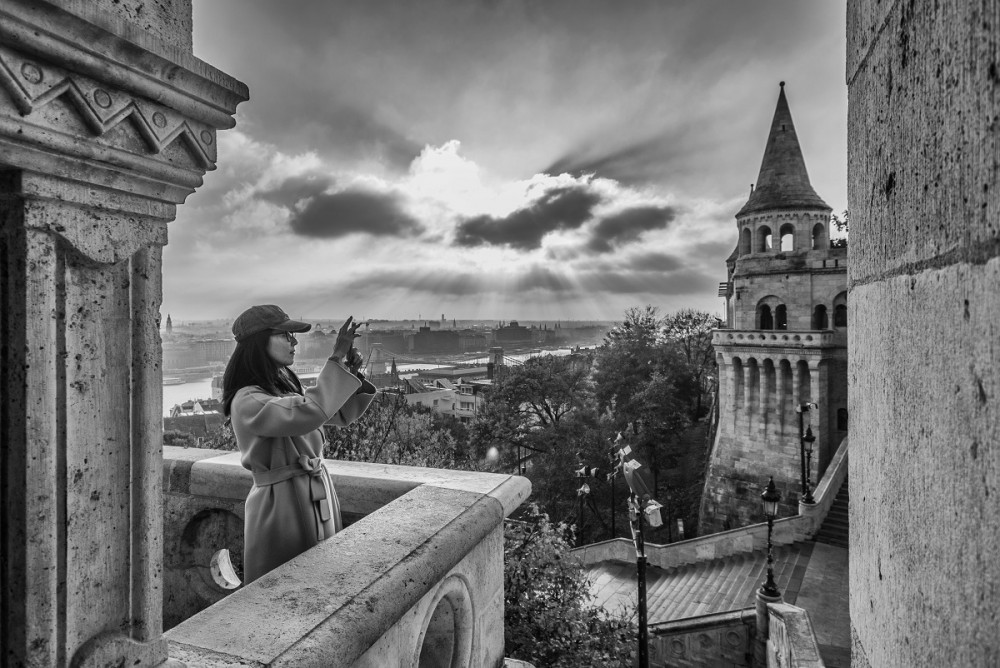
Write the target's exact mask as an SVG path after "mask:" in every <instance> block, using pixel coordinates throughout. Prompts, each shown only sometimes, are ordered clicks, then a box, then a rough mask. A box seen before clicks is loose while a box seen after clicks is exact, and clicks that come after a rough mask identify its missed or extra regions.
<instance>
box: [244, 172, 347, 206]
mask: <svg viewBox="0 0 1000 668" xmlns="http://www.w3.org/2000/svg"><path fill="white" fill-rule="evenodd" d="M333 185H334V179H333V177H332V176H329V175H326V174H316V173H313V174H302V175H296V176H292V177H290V178H287V179H285V180H284V181H282V182H281V184H280V185H279V186H275V187H272V188H269V189H265V190H262V191H260V192H258V193H257V197H259V198H260V199H263V200H265V201H267V202H271V203H273V204H280V205H281V206H284V207H287V208H289V209H291V208H294V207H295V206H296V205H297V204H298V203H299V202H301V201H302V200H306V199H312V198H314V197H316V196H317V195H321V194H322V193H324V192H325V191H326V190H327V189H328V188H330V187H331V186H333Z"/></svg>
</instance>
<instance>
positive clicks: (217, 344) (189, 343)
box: [162, 315, 614, 384]
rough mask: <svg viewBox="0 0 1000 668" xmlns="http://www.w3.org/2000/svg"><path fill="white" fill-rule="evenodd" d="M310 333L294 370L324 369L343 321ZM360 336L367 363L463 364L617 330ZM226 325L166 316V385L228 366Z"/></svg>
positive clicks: (408, 327) (419, 325) (535, 326)
mask: <svg viewBox="0 0 1000 668" xmlns="http://www.w3.org/2000/svg"><path fill="white" fill-rule="evenodd" d="M306 322H312V324H313V328H312V330H311V331H309V332H306V333H305V334H301V335H299V336H298V340H299V344H298V347H297V350H296V356H297V358H298V362H297V364H296V366H297V367H298V366H309V365H310V364H311V363H322V361H323V360H324V359H326V357H327V356H329V354H330V351H331V350H332V348H333V341H334V339H335V338H336V332H337V328H338V327H339V326H340V325H341V324H342V321H335V320H316V321H309V320H306ZM367 323H368V324H366V325H365V326H364V327H363V328H362V329H361V330H360V332H361V333H362V336H361V337H360V338H359V339H358V343H357V348H358V350H359V351H360V352H361V354H362V355H364V356H365V357H366V358H367V357H369V356H370V355H371V353H372V351H373V350H375V349H376V348H380V349H381V351H382V354H384V355H385V356H387V357H388V358H390V359H398V360H405V361H420V362H427V361H430V362H437V363H450V362H461V361H462V357H467V356H470V355H472V356H475V354H477V353H486V352H488V351H489V349H490V348H492V347H496V346H500V347H502V348H504V350H505V351H507V352H508V353H511V352H523V351H527V350H530V349H533V348H560V347H572V346H591V345H596V344H598V343H600V341H601V340H602V339H603V337H604V335H605V334H606V333H607V332H608V330H609V329H610V328H611V327H612V326H613V325H614V323H612V322H599V321H572V322H559V321H548V322H546V321H517V320H512V321H509V322H503V321H499V322H498V321H492V320H490V321H485V320H455V319H451V320H448V319H446V318H445V317H444V316H442V317H441V319H440V320H419V321H414V320H370V321H367ZM230 326H231V322H229V321H226V320H214V321H208V322H205V321H195V322H188V323H174V322H173V320H172V318H171V316H170V315H167V318H166V321H165V323H164V327H163V330H162V335H163V370H164V380H165V384H170V383H171V382H177V381H183V380H185V379H187V378H201V377H205V375H206V374H210V373H211V372H213V371H215V370H217V369H218V367H221V366H224V365H225V363H226V361H227V360H228V359H229V356H230V355H231V354H232V352H233V349H234V348H235V347H236V342H235V341H234V340H233V336H232V333H231V331H230Z"/></svg>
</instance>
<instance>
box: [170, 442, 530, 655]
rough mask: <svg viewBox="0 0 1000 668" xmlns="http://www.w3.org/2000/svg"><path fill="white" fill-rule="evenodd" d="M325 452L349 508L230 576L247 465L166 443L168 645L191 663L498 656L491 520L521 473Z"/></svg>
mask: <svg viewBox="0 0 1000 668" xmlns="http://www.w3.org/2000/svg"><path fill="white" fill-rule="evenodd" d="M326 465H327V468H328V470H329V471H330V473H331V475H332V477H333V481H334V485H335V487H336V490H337V493H338V496H339V499H340V503H341V507H342V509H343V512H344V516H345V519H346V521H348V522H350V520H352V519H356V521H355V522H354V523H353V524H350V525H349V526H348V527H347V528H346V529H345V530H344V531H342V532H340V533H338V534H337V535H335V536H333V537H332V538H330V539H329V540H326V541H324V542H322V543H320V544H319V545H317V546H316V547H314V548H312V549H310V550H309V551H307V552H305V553H304V554H301V555H299V556H298V557H296V558H295V559H293V560H292V561H289V562H288V563H286V564H284V565H282V566H280V567H279V568H277V569H275V570H274V571H271V572H270V573H268V574H266V575H264V576H263V577H261V578H259V579H258V580H256V581H254V582H253V583H251V584H249V585H246V586H243V587H239V588H236V589H229V588H228V587H232V586H233V585H232V584H228V583H227V581H226V577H225V576H224V571H225V568H224V567H220V566H219V564H220V561H219V559H218V556H219V551H220V550H221V549H222V548H227V549H230V550H232V551H233V552H234V553H235V554H237V555H238V554H239V553H240V552H241V549H242V548H241V544H242V531H243V520H242V517H243V500H244V499H245V498H246V494H247V492H248V491H249V490H250V487H251V486H252V484H253V480H252V478H251V476H250V473H249V471H246V470H245V469H244V468H243V467H242V466H240V463H239V453H224V452H220V451H213V450H198V449H186V448H177V447H165V448H164V466H163V481H164V513H165V530H164V565H165V569H166V573H165V577H164V586H165V595H164V608H165V609H164V613H165V619H167V620H172V621H173V623H176V625H175V626H174V627H173V628H171V629H170V630H169V631H167V633H166V634H165V636H166V638H167V640H168V642H169V647H170V657H171V658H172V659H175V660H178V661H181V662H183V663H185V664H186V665H188V666H275V667H276V666H287V667H291V666H295V667H296V668H305V667H308V666H324V667H327V666H371V667H376V666H378V667H379V668H382V667H395V666H404V665H405V666H411V665H418V664H419V665H448V666H477V667H478V666H487V667H497V666H502V665H503V664H504V659H503V609H504V606H503V526H502V525H503V520H504V518H505V517H506V516H508V515H509V514H510V513H511V512H512V511H513V510H514V509H516V508H517V507H518V506H519V505H520V504H521V503H522V502H523V501H524V500H525V499H526V498H527V497H528V495H529V493H530V491H531V485H530V483H529V482H528V481H527V480H526V479H525V478H521V477H518V476H507V475H494V474H487V473H474V472H467V471H446V470H439V469H425V468H415V467H406V466H388V465H381V464H362V463H356V462H341V461H327V462H326ZM221 563H224V560H223V562H221ZM230 580H231V578H230ZM178 590H180V591H179V592H178ZM174 594H180V595H174ZM177 622H179V623H177ZM170 623H171V622H170V621H168V624H170Z"/></svg>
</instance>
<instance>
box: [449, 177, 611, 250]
mask: <svg viewBox="0 0 1000 668" xmlns="http://www.w3.org/2000/svg"><path fill="white" fill-rule="evenodd" d="M600 202H601V196H600V195H599V194H598V193H596V192H594V191H592V190H591V189H589V188H587V187H585V186H568V187H560V188H553V189H551V190H548V191H546V192H545V193H544V194H543V195H542V196H541V197H539V198H538V199H537V200H535V201H534V202H532V203H531V204H529V205H527V206H524V207H522V208H520V209H517V210H515V211H514V212H513V213H511V214H509V215H507V216H503V217H499V218H498V217H494V216H488V215H484V216H476V217H474V218H470V219H467V220H464V221H461V222H460V223H459V225H458V231H457V233H456V235H455V245H457V246H482V245H495V246H509V247H510V248H517V249H521V250H533V249H536V248H540V247H541V245H542V239H543V238H544V237H545V235H547V234H549V233H551V232H556V231H558V230H567V229H569V230H572V229H578V228H579V227H580V226H582V225H583V224H584V223H585V222H587V221H588V220H590V218H591V216H592V212H593V210H594V207H595V206H597V205H598V204H599V203H600Z"/></svg>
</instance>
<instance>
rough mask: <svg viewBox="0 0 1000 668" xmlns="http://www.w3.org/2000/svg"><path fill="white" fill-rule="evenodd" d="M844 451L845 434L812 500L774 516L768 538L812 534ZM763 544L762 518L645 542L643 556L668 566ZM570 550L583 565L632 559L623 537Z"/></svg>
mask: <svg viewBox="0 0 1000 668" xmlns="http://www.w3.org/2000/svg"><path fill="white" fill-rule="evenodd" d="M847 451H848V439H846V438H845V439H844V440H843V441H842V442H841V444H840V446H839V447H838V448H837V452H836V453H835V454H834V456H833V459H831V460H830V464H829V466H827V469H826V473H825V474H824V476H823V478H822V480H820V481H819V484H818V485H816V488H815V491H814V492H813V498H814V499H815V503H812V504H806V503H801V502H800V503H799V514H798V515H796V516H794V517H786V518H782V519H779V520H775V522H774V531H773V536H772V539H771V540H772V542H773V543H774V544H775V545H787V544H790V543H797V542H799V541H803V540H808V539H810V538H812V537H813V536H815V535H816V532H817V531H819V528H820V526H821V525H822V524H823V519H824V518H825V517H826V514H827V513H828V512H829V511H830V506H831V505H832V504H833V501H834V499H835V498H836V496H837V491H838V490H839V489H840V486H841V484H842V483H843V482H844V479H845V478H846V476H847ZM766 547H767V524H766V523H763V522H762V523H760V524H751V525H750V526H745V527H742V528H739V529H731V530H729V531H721V532H719V533H713V534H709V535H708V536H701V537H698V538H692V539H690V540H682V541H678V542H676V543H670V544H668V545H656V544H652V543H646V559H647V561H648V563H649V564H651V565H653V566H657V567H659V568H664V569H668V568H675V567H677V566H683V565H685V564H691V563H696V562H699V561H707V560H710V559H719V558H722V557H728V556H730V555H733V554H740V553H743V552H752V551H754V550H760V549H764V548H766ZM572 554H573V555H574V556H575V557H576V558H577V559H578V560H579V561H580V562H581V563H582V564H583V565H584V566H589V565H591V564H597V563H601V562H603V561H634V560H635V548H634V547H633V545H632V541H631V540H629V539H627V538H616V539H614V540H606V541H602V542H600V543H593V544H591V545H584V546H583V547H579V548H576V549H575V550H573V551H572Z"/></svg>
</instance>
